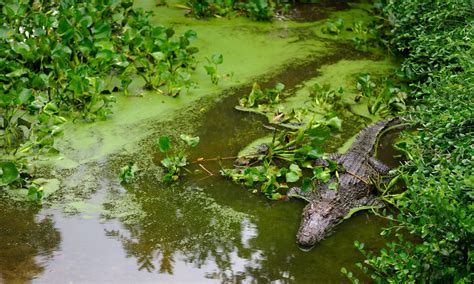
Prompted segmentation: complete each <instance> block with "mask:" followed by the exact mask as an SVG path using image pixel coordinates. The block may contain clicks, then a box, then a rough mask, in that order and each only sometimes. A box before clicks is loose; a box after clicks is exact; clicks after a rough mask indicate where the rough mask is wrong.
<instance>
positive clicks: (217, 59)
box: [211, 53, 224, 65]
mask: <svg viewBox="0 0 474 284" xmlns="http://www.w3.org/2000/svg"><path fill="white" fill-rule="evenodd" d="M211 61H212V63H214V64H216V65H220V64H222V63H223V62H224V56H222V54H220V53H216V54H213V55H212V57H211Z"/></svg>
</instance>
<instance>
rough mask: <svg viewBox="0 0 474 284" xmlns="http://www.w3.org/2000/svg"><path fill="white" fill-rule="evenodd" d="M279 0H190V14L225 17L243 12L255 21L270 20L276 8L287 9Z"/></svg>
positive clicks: (204, 16)
mask: <svg viewBox="0 0 474 284" xmlns="http://www.w3.org/2000/svg"><path fill="white" fill-rule="evenodd" d="M284 2H285V1H281V0H247V1H240V0H190V1H188V2H187V4H188V5H189V7H190V9H191V11H190V14H191V15H192V16H194V17H196V18H208V17H227V16H230V15H235V14H237V15H238V14H244V15H246V16H248V17H249V18H251V19H253V20H256V21H270V20H271V19H273V18H274V17H275V15H276V13H277V10H282V11H284V10H287V9H288V8H287V5H288V4H285V3H284Z"/></svg>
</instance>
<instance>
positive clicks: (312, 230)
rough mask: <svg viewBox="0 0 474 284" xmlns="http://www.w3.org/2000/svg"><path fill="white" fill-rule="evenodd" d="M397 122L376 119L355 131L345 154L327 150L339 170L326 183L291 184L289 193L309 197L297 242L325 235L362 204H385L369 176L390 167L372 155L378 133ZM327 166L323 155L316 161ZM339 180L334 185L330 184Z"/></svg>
mask: <svg viewBox="0 0 474 284" xmlns="http://www.w3.org/2000/svg"><path fill="white" fill-rule="evenodd" d="M397 124H400V119H399V118H394V119H389V120H382V121H379V122H376V123H374V124H372V125H370V126H368V127H366V128H364V129H363V130H361V132H360V133H359V134H358V135H357V137H356V139H355V141H354V142H353V144H352V145H351V146H350V148H349V149H348V150H347V152H346V153H344V154H330V155H328V158H329V159H331V160H333V161H335V162H337V164H338V167H339V168H341V169H342V171H340V172H338V177H337V176H334V177H332V178H331V180H329V182H327V183H319V184H317V189H316V190H314V191H311V192H308V193H306V194H305V193H303V192H302V191H301V190H300V189H299V188H292V189H291V190H290V192H289V195H297V194H300V195H303V196H304V198H305V199H306V200H307V201H309V204H308V205H307V206H306V207H305V208H304V210H303V214H302V220H301V224H300V228H299V230H298V233H297V235H296V238H297V243H298V244H299V245H300V246H303V247H312V246H314V245H315V244H317V243H319V242H320V241H321V240H323V239H324V238H325V237H326V236H328V235H329V234H330V233H331V232H332V231H333V229H334V228H335V226H336V225H338V224H339V223H341V222H342V221H343V220H344V218H345V217H346V216H347V215H348V214H349V213H350V212H351V210H355V209H357V208H360V207H363V206H374V207H382V206H383V205H384V204H383V202H382V201H380V200H379V199H377V197H376V196H375V194H374V192H373V191H374V186H373V185H372V183H371V180H372V179H378V178H379V177H381V176H384V175H387V174H388V172H389V170H390V168H389V167H388V166H386V165H385V164H384V163H382V162H381V161H380V160H378V159H376V158H375V157H373V153H374V150H375V147H376V145H375V144H376V143H377V139H378V136H379V135H380V133H381V132H382V131H383V130H384V129H386V128H388V127H390V126H394V125H397ZM318 165H322V166H327V161H326V160H325V159H318V160H316V161H315V166H318ZM335 182H337V183H338V188H337V189H331V188H330V186H328V185H330V184H332V183H335Z"/></svg>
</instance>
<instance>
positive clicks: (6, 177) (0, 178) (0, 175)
mask: <svg viewBox="0 0 474 284" xmlns="http://www.w3.org/2000/svg"><path fill="white" fill-rule="evenodd" d="M0 171H1V172H0V182H1V184H0V185H9V184H11V183H12V182H14V181H15V180H17V179H18V177H19V176H20V173H19V172H18V169H17V167H16V165H15V164H14V163H12V162H1V163H0Z"/></svg>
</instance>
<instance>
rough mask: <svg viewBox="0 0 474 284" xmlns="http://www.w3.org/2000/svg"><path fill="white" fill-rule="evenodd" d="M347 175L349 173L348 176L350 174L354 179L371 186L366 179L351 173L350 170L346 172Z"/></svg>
mask: <svg viewBox="0 0 474 284" xmlns="http://www.w3.org/2000/svg"><path fill="white" fill-rule="evenodd" d="M346 173H348V174H350V175H351V176H353V177H355V178H357V179H359V180H361V181H362V182H364V183H365V184H369V182H367V181H366V180H365V179H364V178H362V177H360V176H358V175H356V174H355V173H351V172H350V171H348V170H346Z"/></svg>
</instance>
